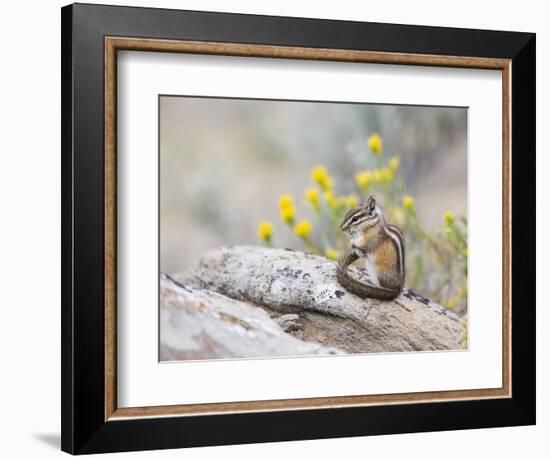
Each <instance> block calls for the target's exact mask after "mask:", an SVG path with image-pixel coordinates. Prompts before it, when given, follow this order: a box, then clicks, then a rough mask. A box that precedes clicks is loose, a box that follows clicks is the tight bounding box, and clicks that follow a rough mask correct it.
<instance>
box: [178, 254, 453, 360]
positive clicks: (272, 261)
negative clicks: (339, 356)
mask: <svg viewBox="0 0 550 458" xmlns="http://www.w3.org/2000/svg"><path fill="white" fill-rule="evenodd" d="M335 269H336V263H335V262H333V261H330V260H328V259H326V258H324V257H320V256H314V255H311V254H307V253H303V252H299V251H293V250H285V249H270V248H264V247H259V246H237V247H232V248H220V249H217V250H214V251H211V252H209V253H207V254H205V255H204V256H203V257H202V258H201V260H200V262H199V264H198V266H197V267H196V268H195V269H194V270H193V271H192V272H187V273H185V274H182V275H180V276H179V278H181V279H182V281H183V282H184V283H186V284H189V285H194V286H198V287H201V288H204V289H207V290H211V291H216V292H218V293H220V294H223V295H224V296H227V297H230V298H233V299H237V300H241V301H246V302H250V303H253V304H255V305H256V306H258V307H262V308H265V309H267V310H270V311H272V312H273V313H277V314H288V313H292V314H297V315H298V316H299V317H300V318H299V321H300V324H301V325H302V328H301V329H292V328H291V329H289V332H291V333H292V334H293V335H294V336H295V337H298V338H300V339H301V340H305V341H310V342H316V343H320V344H323V345H326V346H329V347H336V348H339V349H341V350H343V351H345V352H347V353H364V352H398V351H430V350H457V349H460V348H461V346H462V344H463V342H462V336H463V326H462V323H461V321H460V319H459V317H458V316H457V315H455V314H454V313H452V312H450V311H449V310H447V309H445V308H444V307H442V306H440V305H438V304H435V303H433V302H431V301H430V300H428V299H426V298H423V297H422V296H419V295H417V294H415V293H414V292H412V291H411V290H409V289H404V291H403V292H402V293H401V295H400V296H399V297H398V298H397V299H395V300H393V301H380V300H374V299H361V298H359V297H357V296H355V295H354V294H352V293H350V292H348V291H346V290H345V289H343V288H342V287H341V286H340V285H339V284H338V282H337V280H336V271H335ZM350 272H351V273H352V274H353V275H355V276H357V277H358V278H360V279H362V280H363V281H369V276H368V273H367V271H366V270H365V269H361V268H358V267H355V266H352V267H350ZM295 321H297V320H295Z"/></svg>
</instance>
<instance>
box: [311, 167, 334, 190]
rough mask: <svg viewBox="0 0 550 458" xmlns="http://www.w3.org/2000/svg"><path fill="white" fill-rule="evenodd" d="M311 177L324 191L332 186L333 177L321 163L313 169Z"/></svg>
mask: <svg viewBox="0 0 550 458" xmlns="http://www.w3.org/2000/svg"><path fill="white" fill-rule="evenodd" d="M311 179H312V180H313V181H314V182H315V183H317V184H318V185H319V186H320V187H321V189H322V190H323V191H328V190H329V189H331V188H332V178H330V176H329V174H328V172H327V169H326V167H324V166H322V165H320V166H318V167H315V168H314V169H313V170H312V171H311Z"/></svg>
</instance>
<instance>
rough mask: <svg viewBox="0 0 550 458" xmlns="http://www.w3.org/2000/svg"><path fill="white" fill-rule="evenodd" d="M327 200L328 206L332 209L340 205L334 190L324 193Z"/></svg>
mask: <svg viewBox="0 0 550 458" xmlns="http://www.w3.org/2000/svg"><path fill="white" fill-rule="evenodd" d="M324 197H325V202H326V203H327V204H328V206H329V207H330V208H332V209H335V208H336V207H338V201H337V200H336V197H334V193H333V192H332V191H330V190H329V191H327V192H325V194H324Z"/></svg>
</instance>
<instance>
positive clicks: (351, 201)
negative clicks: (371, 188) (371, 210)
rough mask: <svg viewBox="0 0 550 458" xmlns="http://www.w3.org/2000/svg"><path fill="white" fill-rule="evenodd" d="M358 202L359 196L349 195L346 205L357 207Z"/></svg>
mask: <svg viewBox="0 0 550 458" xmlns="http://www.w3.org/2000/svg"><path fill="white" fill-rule="evenodd" d="M357 204H359V201H358V200H357V197H355V196H353V195H349V196H347V197H346V198H345V205H346V206H347V207H349V208H353V207H357Z"/></svg>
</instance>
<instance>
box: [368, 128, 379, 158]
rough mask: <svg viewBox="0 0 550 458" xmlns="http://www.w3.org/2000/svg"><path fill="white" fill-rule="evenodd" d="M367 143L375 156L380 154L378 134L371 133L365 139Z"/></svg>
mask: <svg viewBox="0 0 550 458" xmlns="http://www.w3.org/2000/svg"><path fill="white" fill-rule="evenodd" d="M367 145H369V148H370V150H371V151H372V152H373V153H374V154H376V155H377V156H380V154H382V137H380V135H378V134H376V133H375V134H372V135H371V136H370V137H369V138H368V139H367Z"/></svg>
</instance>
